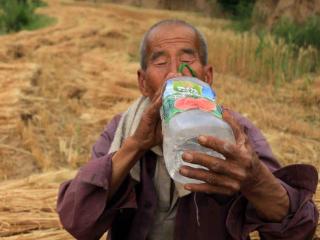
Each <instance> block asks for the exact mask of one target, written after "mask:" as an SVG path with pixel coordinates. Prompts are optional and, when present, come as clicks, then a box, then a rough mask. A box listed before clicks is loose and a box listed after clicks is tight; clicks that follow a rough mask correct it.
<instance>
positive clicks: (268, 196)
mask: <svg viewBox="0 0 320 240" xmlns="http://www.w3.org/2000/svg"><path fill="white" fill-rule="evenodd" d="M223 119H224V120H225V121H226V122H228V123H229V125H230V126H231V128H232V130H233V133H234V135H235V139H236V143H235V144H232V143H229V142H225V141H222V140H220V139H218V138H215V137H213V136H200V137H199V139H198V141H199V143H200V144H201V145H202V146H204V147H207V148H211V149H213V150H214V151H216V152H219V153H221V154H222V155H223V156H224V157H225V160H223V159H220V158H216V157H213V156H209V155H207V154H204V153H200V152H185V153H184V154H183V156H182V158H183V160H184V161H186V162H189V163H193V164H198V165H201V166H204V167H206V168H207V169H208V170H204V169H199V168H192V167H188V166H183V167H181V169H180V173H181V174H182V175H184V176H186V177H189V178H194V179H198V180H202V181H203V182H204V183H200V184H186V185H185V186H184V187H185V188H186V189H187V190H189V191H192V192H204V193H208V194H211V193H218V194H224V195H233V194H235V193H238V192H241V193H242V195H243V196H244V197H246V198H247V199H248V201H249V202H250V203H251V204H252V205H253V206H254V207H255V209H256V210H257V213H258V216H260V217H261V218H263V219H265V220H267V221H273V222H278V221H281V220H282V219H283V218H284V217H285V216H286V215H287V214H288V211H289V206H290V203H289V197H288V194H287V192H286V190H285V189H284V187H283V186H282V185H281V184H280V183H279V181H278V179H277V178H275V177H274V176H273V174H272V173H271V172H270V170H269V169H268V168H267V167H266V166H265V165H264V164H263V163H262V162H261V161H260V159H259V158H258V156H257V154H256V153H255V151H254V150H253V149H252V147H251V145H250V143H249V140H248V137H247V135H246V134H245V133H244V131H243V130H242V128H241V127H240V126H239V124H238V123H237V122H236V121H235V120H234V119H233V118H232V116H231V115H230V114H229V113H228V112H225V113H224V115H223Z"/></svg>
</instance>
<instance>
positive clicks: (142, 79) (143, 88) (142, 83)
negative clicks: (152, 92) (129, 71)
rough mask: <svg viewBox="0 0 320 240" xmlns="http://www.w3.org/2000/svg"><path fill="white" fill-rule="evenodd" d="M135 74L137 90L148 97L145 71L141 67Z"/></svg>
mask: <svg viewBox="0 0 320 240" xmlns="http://www.w3.org/2000/svg"><path fill="white" fill-rule="evenodd" d="M137 75H138V85H139V90H140V92H141V94H142V95H143V96H145V97H148V96H149V91H148V86H147V83H146V73H145V71H144V70H143V69H139V70H138V71H137Z"/></svg>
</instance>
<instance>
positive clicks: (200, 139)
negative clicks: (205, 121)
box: [198, 136, 207, 144]
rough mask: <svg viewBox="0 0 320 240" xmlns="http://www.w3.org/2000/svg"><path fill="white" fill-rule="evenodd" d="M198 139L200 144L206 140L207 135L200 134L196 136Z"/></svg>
mask: <svg viewBox="0 0 320 240" xmlns="http://www.w3.org/2000/svg"><path fill="white" fill-rule="evenodd" d="M198 141H199V143H201V144H205V143H206V141H207V137H205V136H200V137H199V138H198Z"/></svg>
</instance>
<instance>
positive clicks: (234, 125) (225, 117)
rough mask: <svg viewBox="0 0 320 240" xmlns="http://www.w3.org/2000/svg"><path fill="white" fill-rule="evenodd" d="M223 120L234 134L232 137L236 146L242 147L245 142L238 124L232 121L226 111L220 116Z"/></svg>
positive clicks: (231, 117) (232, 118)
mask: <svg viewBox="0 0 320 240" xmlns="http://www.w3.org/2000/svg"><path fill="white" fill-rule="evenodd" d="M222 117H223V120H224V121H226V122H227V123H228V124H229V125H230V127H231V129H232V131H233V134H234V137H235V139H236V143H237V144H238V145H242V144H244V142H245V133H244V131H243V129H242V127H241V126H240V124H239V123H238V122H237V121H236V120H235V119H234V117H233V116H232V115H231V114H230V113H229V112H228V111H223V114H222Z"/></svg>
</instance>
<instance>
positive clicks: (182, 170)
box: [179, 168, 187, 175]
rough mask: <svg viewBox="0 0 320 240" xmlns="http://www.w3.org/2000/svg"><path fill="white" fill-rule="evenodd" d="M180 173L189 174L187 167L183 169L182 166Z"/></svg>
mask: <svg viewBox="0 0 320 240" xmlns="http://www.w3.org/2000/svg"><path fill="white" fill-rule="evenodd" d="M179 172H180V174H182V175H185V174H187V170H186V169H183V168H180V171H179Z"/></svg>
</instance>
